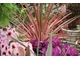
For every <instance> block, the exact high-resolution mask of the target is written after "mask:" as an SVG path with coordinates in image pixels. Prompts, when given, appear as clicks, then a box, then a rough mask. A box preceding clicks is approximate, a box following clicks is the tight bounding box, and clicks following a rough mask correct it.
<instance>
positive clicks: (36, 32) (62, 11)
mask: <svg viewBox="0 0 80 60" xmlns="http://www.w3.org/2000/svg"><path fill="white" fill-rule="evenodd" d="M20 5H21V6H22V7H23V8H24V11H25V15H26V16H27V17H28V19H29V21H30V22H28V20H27V19H26V18H25V16H24V15H22V16H20V15H19V14H15V15H16V17H17V19H16V20H13V21H10V23H12V24H14V26H16V29H17V30H18V31H19V32H20V33H21V34H25V36H26V38H28V40H35V39H38V42H40V41H43V40H48V39H49V33H50V32H51V31H52V37H54V34H59V35H60V34H61V35H62V33H59V31H61V27H62V26H63V25H68V24H69V23H71V22H72V21H74V20H75V19H77V18H79V17H80V16H75V17H73V18H71V19H69V20H66V17H68V16H69V15H71V14H72V12H70V13H66V5H61V6H57V5H56V4H33V5H32V6H29V4H20ZM44 6H45V9H44ZM56 10H57V12H54V11H56ZM62 36H63V35H62ZM38 46H39V43H38ZM38 48H39V47H38Z"/></svg>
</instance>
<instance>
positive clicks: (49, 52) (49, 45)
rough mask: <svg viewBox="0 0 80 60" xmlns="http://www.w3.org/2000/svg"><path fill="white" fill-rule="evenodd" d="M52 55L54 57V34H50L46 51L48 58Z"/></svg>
mask: <svg viewBox="0 0 80 60" xmlns="http://www.w3.org/2000/svg"><path fill="white" fill-rule="evenodd" d="M51 55H52V32H51V33H50V40H49V44H48V48H47V51H46V56H51Z"/></svg>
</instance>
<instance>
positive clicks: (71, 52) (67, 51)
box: [62, 44, 78, 56]
mask: <svg viewBox="0 0 80 60" xmlns="http://www.w3.org/2000/svg"><path fill="white" fill-rule="evenodd" d="M62 55H63V56H64V55H66V56H78V51H77V50H76V49H75V48H73V47H71V46H70V45H69V44H64V45H63V48H62Z"/></svg>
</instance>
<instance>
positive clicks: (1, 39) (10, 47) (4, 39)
mask: <svg viewBox="0 0 80 60" xmlns="http://www.w3.org/2000/svg"><path fill="white" fill-rule="evenodd" d="M18 35H19V34H18V33H17V32H16V31H15V28H3V29H0V51H1V56H12V55H13V56H25V55H26V53H27V50H26V48H25V47H24V46H22V45H21V44H19V43H18V42H16V41H14V39H12V38H11V37H13V38H15V39H18ZM22 43H23V44H24V45H25V46H26V47H27V46H30V50H31V52H30V55H33V53H34V52H33V50H32V45H31V43H29V42H22ZM32 52H33V53H32Z"/></svg>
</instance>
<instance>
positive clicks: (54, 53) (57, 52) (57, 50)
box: [52, 46, 61, 56]
mask: <svg viewBox="0 0 80 60" xmlns="http://www.w3.org/2000/svg"><path fill="white" fill-rule="evenodd" d="M60 53H61V50H60V47H59V46H57V47H55V48H53V50H52V56H60Z"/></svg>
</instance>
